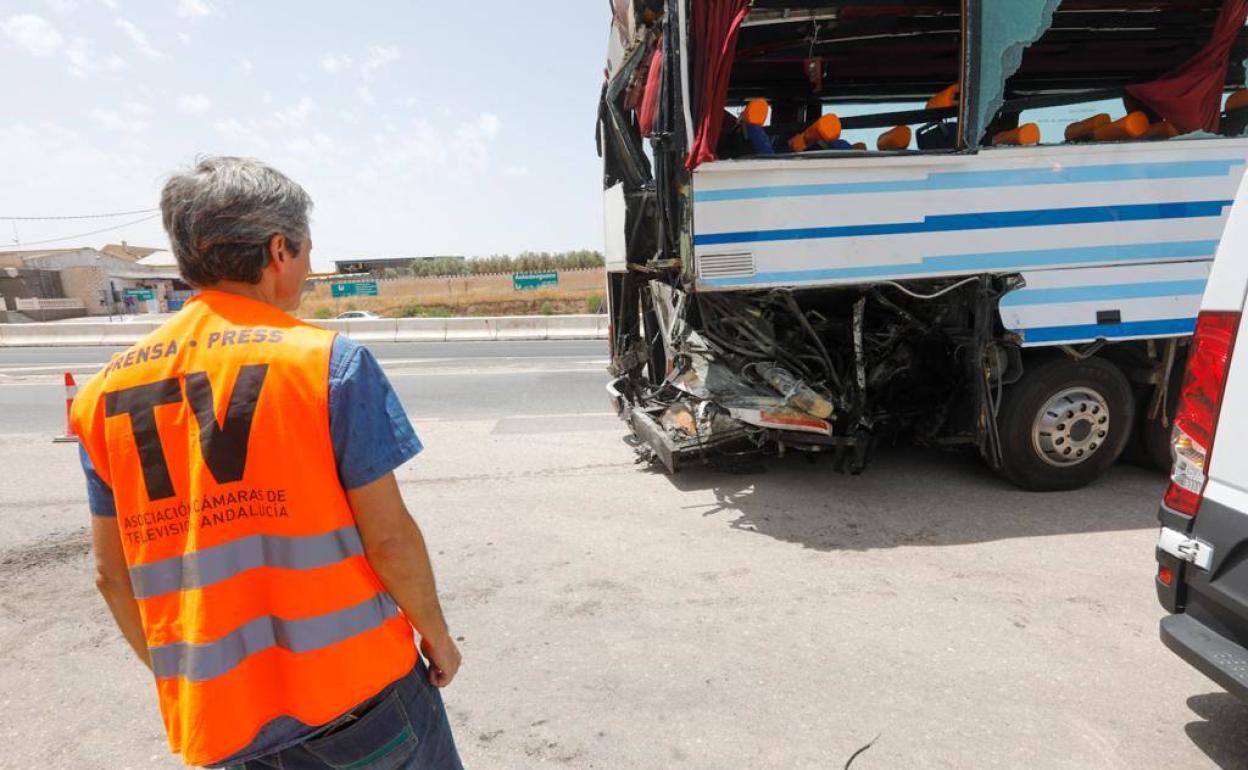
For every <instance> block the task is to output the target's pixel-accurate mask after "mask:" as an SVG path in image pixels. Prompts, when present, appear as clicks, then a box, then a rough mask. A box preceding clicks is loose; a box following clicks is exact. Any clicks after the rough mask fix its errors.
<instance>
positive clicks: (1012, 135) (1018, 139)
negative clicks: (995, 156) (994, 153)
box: [992, 123, 1040, 146]
mask: <svg viewBox="0 0 1248 770" xmlns="http://www.w3.org/2000/svg"><path fill="white" fill-rule="evenodd" d="M992 143H993V144H994V145H998V146H1000V145H1031V144H1040V126H1038V125H1036V124H1035V123H1024V124H1023V125H1021V126H1019V127H1018V128H1012V129H1010V130H1009V131H1001V132H1000V133H998V134H996V135H994V136H993V137H992Z"/></svg>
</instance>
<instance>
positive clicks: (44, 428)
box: [0, 340, 607, 434]
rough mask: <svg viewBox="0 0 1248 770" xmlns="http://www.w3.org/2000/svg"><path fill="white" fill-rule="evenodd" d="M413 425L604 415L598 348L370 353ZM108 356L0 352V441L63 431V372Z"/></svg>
mask: <svg viewBox="0 0 1248 770" xmlns="http://www.w3.org/2000/svg"><path fill="white" fill-rule="evenodd" d="M368 347H369V349H370V350H372V351H373V353H374V355H376V356H377V358H378V360H380V361H381V363H382V365H383V366H384V367H385V368H386V370H387V371H388V372H389V375H390V378H391V382H393V383H394V387H395V390H396V391H397V392H398V394H399V397H400V398H401V399H402V400H403V405H404V406H405V407H406V408H407V410H408V414H409V415H410V416H412V417H413V418H414V419H458V418H470V417H506V416H509V415H515V414H549V415H570V414H584V413H598V414H603V413H605V410H606V409H607V399H606V392H605V391H604V390H603V388H602V387H601V385H602V383H603V382H604V381H605V378H606V375H605V374H604V371H605V367H606V364H607V348H606V343H605V342H600V341H593V340H566V341H543V342H463V343H449V342H448V343H438V342H431V343H372V344H369V346H368ZM114 350H116V349H114V348H100V347H83V348H0V434H2V433H48V434H54V433H57V432H59V431H62V430H63V429H64V426H65V389H64V386H63V384H62V376H63V373H64V372H65V371H71V372H74V373H75V376H76V377H78V378H79V381H80V382H82V381H85V379H86V378H87V377H89V376H90V375H91V373H93V372H95V371H96V370H98V369H99V367H101V366H103V365H104V363H106V362H107V361H108V360H109V357H110V355H111V353H112V352H113V351H114Z"/></svg>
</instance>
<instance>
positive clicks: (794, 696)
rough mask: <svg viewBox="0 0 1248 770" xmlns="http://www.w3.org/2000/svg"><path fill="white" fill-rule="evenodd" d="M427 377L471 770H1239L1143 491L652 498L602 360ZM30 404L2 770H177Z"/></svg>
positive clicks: (811, 480) (4, 387)
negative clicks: (1165, 605)
mask: <svg viewBox="0 0 1248 770" xmlns="http://www.w3.org/2000/svg"><path fill="white" fill-rule="evenodd" d="M442 350H446V349H444V348H433V349H432V351H421V353H423V354H424V356H425V357H421V356H419V355H415V354H413V353H412V352H411V351H405V352H401V354H399V355H396V356H394V357H390V358H389V360H390V362H391V364H390V369H391V375H392V377H393V379H394V381H395V383H396V386H397V387H398V388H399V390H400V393H402V394H403V396H404V401H405V403H407V404H408V406H409V408H410V409H411V411H412V412H413V417H414V419H415V421H416V423H417V428H418V430H419V432H420V434H421V437H422V439H423V440H424V443H425V446H426V450H425V452H424V453H422V454H421V456H420V457H418V458H417V459H416V460H414V461H413V462H411V463H409V464H408V465H406V466H404V467H403V468H402V469H401V470H400V471H399V472H398V477H399V481H400V485H401V487H402V490H403V493H404V497H405V499H406V500H407V503H408V506H409V508H410V509H411V511H412V512H413V514H414V515H415V516H416V518H417V519H418V520H419V521H420V523H421V526H422V528H423V529H424V530H425V533H426V535H427V538H428V541H429V543H430V547H431V550H432V555H433V559H434V563H435V567H436V569H437V573H438V579H439V584H440V587H441V591H442V595H443V602H444V604H445V607H446V611H447V615H448V619H449V621H450V623H451V626H452V628H453V629H454V632H455V633H456V634H457V635H458V636H460V637H461V638H462V642H461V646H462V649H463V651H464V655H465V665H464V668H463V670H462V672H461V674H460V677H459V679H457V680H456V682H455V683H454V684H453V685H452V686H451V687H450V688H449V689H448V690H447V692H446V701H447V705H448V711H449V713H450V715H451V718H452V722H453V725H454V728H455V731H456V737H457V740H458V742H459V745H460V749H461V752H462V754H463V756H464V760H465V764H466V766H468V767H476V768H496V767H497V768H549V767H562V768H699V769H701V768H705V769H706V770H718V769H719V768H724V767H752V768H840V767H843V766H844V764H845V762H846V760H847V759H848V758H849V757H850V756H851V755H853V754H854V752H855V751H857V750H858V749H860V748H862V747H863V746H865V745H867V744H868V743H869V742H871V741H872V739H876V740H875V742H874V743H873V744H872V745H871V747H870V748H869V749H867V750H865V751H864V752H863V753H861V754H860V755H859V756H858V757H857V758H856V759H855V760H854V762H853V770H877V769H878V770H884V769H889V770H891V769H892V768H900V767H904V768H959V769H960V768H1011V769H1012V768H1020V767H1022V768H1030V767H1044V768H1097V769H1098V770H1099V769H1100V768H1123V769H1128V768H1129V769H1130V770H1135V769H1136V768H1166V770H1169V768H1173V767H1183V768H1215V767H1219V768H1238V767H1248V707H1245V706H1244V705H1243V704H1241V703H1239V702H1238V701H1236V700H1235V699H1233V698H1231V697H1230V696H1228V695H1226V694H1225V693H1223V692H1221V691H1219V690H1218V688H1217V687H1216V686H1215V685H1213V684H1212V683H1211V682H1209V681H1208V680H1207V679H1205V678H1204V677H1203V676H1201V675H1200V674H1199V673H1197V672H1195V671H1194V670H1193V669H1191V668H1190V667H1189V666H1187V665H1186V664H1185V663H1183V662H1182V661H1180V660H1179V659H1178V658H1177V657H1176V656H1174V655H1173V654H1172V653H1170V652H1169V651H1168V650H1166V649H1165V648H1164V647H1163V646H1162V644H1161V643H1160V641H1159V640H1158V638H1157V622H1158V620H1159V618H1160V617H1161V615H1162V611H1161V609H1160V608H1159V607H1158V605H1157V601H1156V598H1155V596H1154V592H1153V587H1152V585H1153V577H1152V576H1153V570H1154V569H1155V563H1154V561H1153V545H1154V543H1155V541H1156V531H1157V524H1156V518H1155V515H1156V514H1155V510H1156V503H1157V499H1158V497H1159V495H1160V492H1161V488H1162V485H1163V479H1162V478H1161V477H1159V476H1158V475H1156V474H1153V473H1146V472H1144V471H1141V470H1139V469H1136V468H1132V467H1130V466H1126V465H1120V466H1119V467H1116V468H1114V469H1113V471H1112V472H1111V473H1110V474H1109V475H1108V476H1107V477H1105V478H1104V479H1102V480H1101V481H1100V482H1098V483H1097V484H1095V485H1093V486H1091V487H1089V488H1087V489H1084V490H1080V491H1077V492H1070V493H1058V494H1028V493H1022V492H1019V491H1017V490H1015V489H1012V488H1011V487H1009V486H1008V485H1006V484H1004V483H1002V482H1001V481H1000V480H998V479H997V478H995V477H994V476H993V475H992V474H991V473H989V472H988V471H987V470H986V469H985V468H984V467H983V466H982V464H980V463H979V462H978V461H977V460H976V459H975V458H973V457H967V456H963V455H956V454H948V453H939V452H928V451H919V450H911V449H889V450H885V451H882V452H881V453H879V455H878V456H877V458H876V459H875V462H874V463H873V465H872V466H871V467H870V468H869V469H868V470H867V472H866V473H864V474H863V475H861V476H857V477H847V476H842V475H838V474H835V473H833V472H831V471H830V469H829V467H828V465H827V464H825V463H818V464H814V465H808V464H807V463H805V462H804V461H803V460H802V459H801V458H796V457H789V458H785V459H780V460H776V459H772V460H766V461H761V462H754V461H746V462H738V463H734V464H731V465H725V466H712V467H707V468H692V469H689V470H687V471H684V472H682V473H681V474H679V475H677V476H673V477H668V476H665V475H663V474H660V473H656V472H654V471H653V470H650V469H647V468H645V467H643V466H638V465H635V464H634V463H633V456H632V453H631V451H630V450H629V448H628V447H627V446H626V445H625V444H624V442H623V441H622V438H623V431H622V430H621V427H620V425H619V423H618V422H617V421H616V420H615V419H614V417H612V416H609V415H606V414H604V412H605V410H606V406H605V399H604V396H603V392H602V385H603V383H604V381H605V375H604V374H603V372H602V360H601V359H602V357H603V356H604V353H603V351H602V348H601V346H600V345H599V346H598V347H597V348H594V347H593V346H592V345H590V346H587V347H585V348H579V347H575V346H574V345H572V344H571V343H569V344H568V347H560V343H555V344H546V345H537V346H535V347H532V348H529V347H528V346H526V347H525V350H531V351H533V352H534V355H521V354H519V351H520V349H519V348H512V347H510V346H507V347H504V348H503V350H504V351H507V352H515V353H517V354H516V355H514V356H507V358H508V359H510V360H499V359H496V358H492V357H489V356H486V357H479V356H478V357H476V359H475V360H467V359H470V358H472V357H471V356H464V355H437V353H439V352H441V351H442ZM478 350H479V349H478ZM448 352H449V351H448ZM383 357H385V355H384V354H383ZM410 359H417V360H415V361H414V362H413V361H411V360H410ZM61 361H63V359H62V360H61ZM59 362H60V361H55V362H53V363H59ZM25 363H26V364H27V365H29V363H30V362H25ZM35 386H38V387H50V388H51V390H50V391H48V392H49V393H53V394H54V393H55V392H56V391H57V387H56V386H55V385H50V386H49V385H47V384H41V383H37V382H36V383H32V382H24V383H18V384H0V398H4V399H7V400H6V401H5V402H3V403H0V419H3V420H4V421H5V422H3V423H0V457H3V458H4V463H3V466H2V469H0V682H3V683H4V686H3V688H0V714H3V716H2V717H0V746H3V747H4V748H3V749H2V750H0V768H10V767H11V768H29V767H72V768H76V769H77V768H82V769H83V770H95V769H96V768H99V770H104V769H105V768H108V769H109V770H113V769H114V768H140V767H142V768H174V767H179V766H180V765H179V764H178V763H177V762H176V761H175V760H174V759H172V758H171V757H169V755H168V753H167V751H166V749H165V746H164V739H163V736H162V732H161V729H160V723H159V719H158V717H157V712H156V703H155V698H154V695H153V688H152V685H151V681H150V677H149V676H148V675H147V674H146V672H145V671H144V670H143V668H142V667H141V666H140V665H139V664H138V663H137V662H135V661H134V660H133V659H132V658H131V656H130V654H129V653H128V651H127V649H126V647H125V645H124V643H123V642H122V641H121V639H120V638H119V637H118V634H117V632H116V631H115V629H114V628H113V627H112V625H111V621H110V620H109V618H108V616H107V613H106V610H105V609H104V608H103V605H102V602H101V601H100V600H99V599H98V597H97V596H96V595H95V592H94V589H93V588H92V586H91V570H90V555H89V553H88V537H87V531H86V527H85V523H84V519H85V512H84V506H85V504H84V501H83V492H82V484H81V479H80V476H79V474H78V469H77V458H76V452H75V451H74V449H73V446H72V445H64V444H52V443H50V442H49V441H48V440H47V437H48V436H47V433H46V432H45V431H43V429H42V428H40V429H39V430H37V431H35V432H30V431H24V430H15V429H14V428H12V427H9V426H13V425H17V424H19V422H18V421H19V420H20V419H21V418H15V417H14V416H13V415H12V412H14V411H20V410H23V409H30V408H32V407H31V398H32V397H33V395H35V394H34V393H33V392H29V391H26V390H23V389H24V388H29V387H35ZM6 393H10V394H13V395H8V396H6V395H5V394H6ZM22 394H25V395H22ZM39 424H40V425H42V423H39Z"/></svg>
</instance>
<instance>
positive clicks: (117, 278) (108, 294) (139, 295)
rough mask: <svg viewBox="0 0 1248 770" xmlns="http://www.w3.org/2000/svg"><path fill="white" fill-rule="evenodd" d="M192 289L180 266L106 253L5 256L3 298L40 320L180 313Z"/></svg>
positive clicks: (0, 255) (1, 261)
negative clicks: (134, 259)
mask: <svg viewBox="0 0 1248 770" xmlns="http://www.w3.org/2000/svg"><path fill="white" fill-rule="evenodd" d="M149 256H151V255H150V254H149ZM190 289H191V287H190V286H187V285H186V284H185V283H184V282H183V281H182V279H181V277H180V276H179V275H178V271H177V268H175V267H168V266H155V265H145V264H139V263H137V262H135V261H132V260H130V259H127V258H123V257H117V256H113V255H111V254H107V253H105V252H104V251H103V250H101V249H91V248H81V249H55V250H50V251H8V252H0V298H3V300H4V304H5V306H6V307H7V309H8V310H14V311H17V312H20V313H23V314H24V315H27V316H29V317H31V318H35V319H36V320H51V316H55V317H60V318H64V317H72V316H81V315H121V314H124V313H157V312H162V311H165V310H171V309H176V306H177V305H179V304H180V302H179V300H180V299H181V298H182V297H184V296H186V295H189V293H190Z"/></svg>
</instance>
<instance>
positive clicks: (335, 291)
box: [329, 281, 377, 299]
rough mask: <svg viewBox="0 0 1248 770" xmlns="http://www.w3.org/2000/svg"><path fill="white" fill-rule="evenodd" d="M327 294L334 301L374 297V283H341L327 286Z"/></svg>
mask: <svg viewBox="0 0 1248 770" xmlns="http://www.w3.org/2000/svg"><path fill="white" fill-rule="evenodd" d="M329 293H330V296H332V297H333V298H334V299H338V298H339V297H376V296H377V282H376V281H343V282H335V283H331V284H330V285H329Z"/></svg>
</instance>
